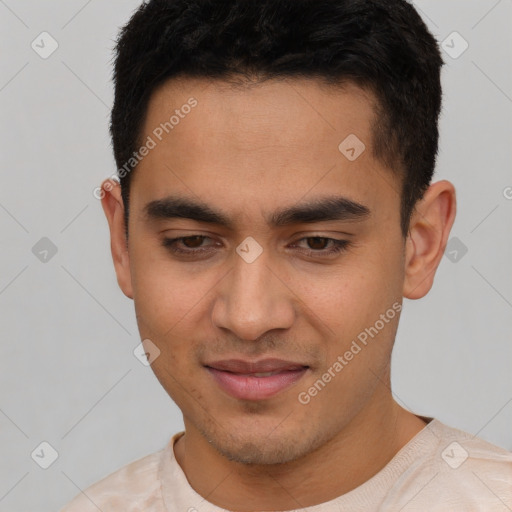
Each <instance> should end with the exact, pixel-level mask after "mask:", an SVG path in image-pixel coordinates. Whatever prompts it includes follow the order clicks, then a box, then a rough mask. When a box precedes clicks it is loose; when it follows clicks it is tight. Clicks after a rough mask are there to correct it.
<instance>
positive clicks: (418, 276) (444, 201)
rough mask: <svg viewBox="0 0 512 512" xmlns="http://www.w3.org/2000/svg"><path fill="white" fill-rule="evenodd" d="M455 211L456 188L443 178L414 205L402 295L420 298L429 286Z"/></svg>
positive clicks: (441, 255)
mask: <svg viewBox="0 0 512 512" xmlns="http://www.w3.org/2000/svg"><path fill="white" fill-rule="evenodd" d="M455 212H456V198H455V187H454V186H453V185H452V184H451V183H450V182H449V181H446V180H442V181H438V182H436V183H434V184H432V185H430V187H429V188H428V189H427V191H426V192H425V194H424V196H423V197H422V199H421V200H420V201H418V203H417V204H416V207H415V209H414V212H413V214H412V216H411V222H410V224H409V233H408V236H407V240H406V243H405V269H404V270H405V278H404V288H403V295H404V297H407V298H408V299H420V298H421V297H424V296H425V295H426V294H427V293H428V292H429V290H430V289H431V288H432V284H433V282H434V275H435V273H436V270H437V267H438V266H439V263H440V262H441V258H442V257H443V254H444V251H445V248H446V243H447V241H448V236H449V234H450V230H451V228H452V225H453V222H454V220H455Z"/></svg>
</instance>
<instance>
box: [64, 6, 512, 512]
mask: <svg viewBox="0 0 512 512" xmlns="http://www.w3.org/2000/svg"><path fill="white" fill-rule="evenodd" d="M441 65H442V60H441V57H440V54H439V50H438V47H437V44H436V42H435V40H434V38H433V37H432V35H431V34H430V33H429V32H428V30H427V29H426V27H425V25H424V23H423V22H422V20H421V18H420V17H419V16H418V14H417V13H416V11H415V10H414V9H413V7H412V6H411V5H409V4H408V3H406V2H405V1H402V0H392V1H389V0H386V1H384V0H368V1H364V0H314V1H312V0H281V1H276V0H260V1H258V2H254V1H250V0H229V1H223V2H219V1H217V2H215V1H212V0H151V1H149V2H148V3H145V4H144V5H142V6H141V7H140V8H139V10H138V11H137V12H136V13H135V14H134V16H133V17H132V19H131V20H130V22H129V23H128V24H127V25H126V26H125V27H124V29H123V30H122V33H121V36H120V39H119V41H118V44H117V58H116V63H115V75H114V79H115V103H114V107H113V111H112V122H111V132H112V138H113V145H114V153H115V157H116V162H117V165H118V175H119V178H120V184H118V182H117V181H116V180H112V179H109V180H106V181H105V182H104V183H103V189H102V196H103V198H102V205H103V208H104V211H105V214H106V217H107V220H108V223H109V227H110V233H111V248H112V255H113V259H114V265H115V270H116V273H117V278H118V283H119V286H120V287H121V289H122V291H123V292H124V294H125V295H127V296H128V297H130V298H132V299H133V300H134V304H135V309H136V315H137V322H138V326H139V330H140V334H141V339H143V340H144V341H143V344H144V348H145V350H146V353H147V357H148V359H149V361H150V362H151V364H152V368H153V371H154V372H155V375H156V376H157V378H158V380H159V381H160V383H161V384H162V386H163V387H164V388H165V390H166V391H167V392H168V394H169V395H170V397H171V398H172V399H173V400H174V401H175V402H176V404H177V405H178V406H179V407H180V409H181V411H182V413H183V419H184V424H185V432H180V433H177V434H175V435H174V436H173V437H172V439H171V440H170V442H169V444H168V445H167V446H166V447H165V448H164V449H162V450H161V451H160V452H157V453H155V454H151V455H148V456H147V457H145V458H143V459H141V460H138V461H135V462H133V463H132V464H130V465H128V466H126V467H125V468H122V469H120V470H119V471H117V472H116V473H114V474H112V475H110V476H107V477H106V478H104V479H103V480H101V481H100V482H98V483H96V484H95V485H93V486H92V487H90V488H89V489H86V490H85V491H84V493H81V494H80V495H79V496H78V497H77V498H76V499H75V500H74V501H73V502H72V503H71V504H70V505H68V507H66V508H64V509H63V510H64V511H65V512H78V511H80V512H85V511H93V510H95V511H96V510H102V511H103V512H107V511H114V510H116V511H117V510H119V511H123V512H127V511H136V510H137V511H142V510H143V511H152V512H174V511H191V512H192V511H199V512H202V511H208V512H219V511H221V510H224V509H225V510H231V511H243V512H246V511H247V512H248V511H256V510H258V511H260V510H265V511H270V510H272V511H282V510H299V509H300V510H302V509H305V508H306V507H307V510H310V511H314V512H324V511H331V510H333V511H334V510H335V511H339V510H344V511H345V510H347V511H359V510H360V511H363V510H364V511H377V510H378V511H399V510H402V511H412V510H429V511H432V510H434V511H441V510H443V511H448V510H449V511H454V510H461V511H462V510H482V511H483V510H486V511H489V510H493V511H494V510H496V511H498V510H507V507H508V509H510V507H512V454H510V453H508V452H506V451H505V450H502V449H500V448H498V447H496V446H493V445H491V444H489V443H487V442H484V441H483V440H480V439H478V438H474V437H473V436H471V435H469V434H466V433H464V432H461V431H459V430H457V429H454V428H451V427H448V426H446V425H444V424H442V423H441V422H439V421H438V420H436V419H433V418H426V417H421V416H417V415H415V414H413V413H412V412H410V411H407V410H405V409H404V408H402V407H400V406H399V405H398V404H397V403H396V402H395V401H394V400H393V398H392V394H391V390H390V359H391V352H392V347H393V343H394V339H395V335H396V332H397V328H398V321H399V317H400V311H401V304H402V300H403V297H406V298H408V299H418V298H421V297H424V296H425V295H426V294H427V293H428V291H429V290H430V288H431V287H432V283H433V280H434V275H435V272H436V269H437V267H438V265H439V263H440V261H441V258H442V256H443V252H444V249H445V246H446V242H447V239H448V236H449V232H450V229H451V226H452V224H453V221H454V217H455V208H456V206H455V205H456V202H455V190H454V187H453V185H452V184H451V183H450V182H448V181H445V180H442V181H438V182H436V183H433V184H431V179H432V176H433V172H434V167H435V158H436V153H437V141H438V129H437V120H438V115H439V111H440V105H441V87H440V68H441Z"/></svg>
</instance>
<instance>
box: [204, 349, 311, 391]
mask: <svg viewBox="0 0 512 512" xmlns="http://www.w3.org/2000/svg"><path fill="white" fill-rule="evenodd" d="M205 367H206V369H207V370H208V371H209V373H210V375H212V377H213V379H214V381H215V382H216V383H217V384H218V385H219V386H220V388H221V389H223V391H225V392H226V393H228V394H229V395H231V396H233V397H235V398H238V399H241V400H263V399H266V398H270V397H271V396H274V395H276V394H277V393H279V392H281V391H284V390H285V389H287V388H288V387H290V386H291V385H292V384H294V383H295V382H297V381H298V380H299V379H301V378H302V377H303V376H304V374H305V373H306V372H307V370H308V368H309V367H308V366H307V365H303V364H301V363H297V362H293V361H285V360H283V359H263V360H261V361H256V362H252V361H244V360H241V359H228V360H222V361H215V362H211V363H208V364H206V365H205Z"/></svg>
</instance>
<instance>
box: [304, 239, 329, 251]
mask: <svg viewBox="0 0 512 512" xmlns="http://www.w3.org/2000/svg"><path fill="white" fill-rule="evenodd" d="M306 240H307V241H308V246H309V248H310V249H315V250H317V251H321V250H322V249H325V248H326V246H327V244H328V242H329V239H328V238H321V237H317V236H310V237H309V238H306Z"/></svg>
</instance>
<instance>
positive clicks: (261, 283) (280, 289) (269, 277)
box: [212, 251, 296, 341]
mask: <svg viewBox="0 0 512 512" xmlns="http://www.w3.org/2000/svg"><path fill="white" fill-rule="evenodd" d="M283 281H284V279H282V278H280V277H279V269H278V267H277V266H276V265H272V264H271V262H269V258H267V256H266V254H265V251H264V252H263V254H262V255H260V256H259V257H258V258H257V259H256V261H253V262H252V263H248V262H246V261H244V259H242V258H241V257H239V256H238V255H236V256H235V258H234V268H233V270H232V271H231V272H229V273H228V275H227V276H226V277H225V278H224V279H222V281H221V282H220V283H219V291H218V296H217V297H216V300H215V304H214V307H213V310H212V322H213V324H214V325H215V326H216V327H217V328H220V329H228V330H230V331H231V332H232V333H233V335H234V336H237V337H238V338H239V339H242V340H246V341H254V340H257V339H258V338H259V337H261V336H262V335H263V334H265V333H266V332H267V331H272V330H274V329H288V328H290V327H291V326H292V325H293V321H294V318H295V314H296V313H295V307H294V295H293V293H292V292H291V291H290V289H289V288H288V287H287V286H286V285H285V284H284V283H283Z"/></svg>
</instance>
